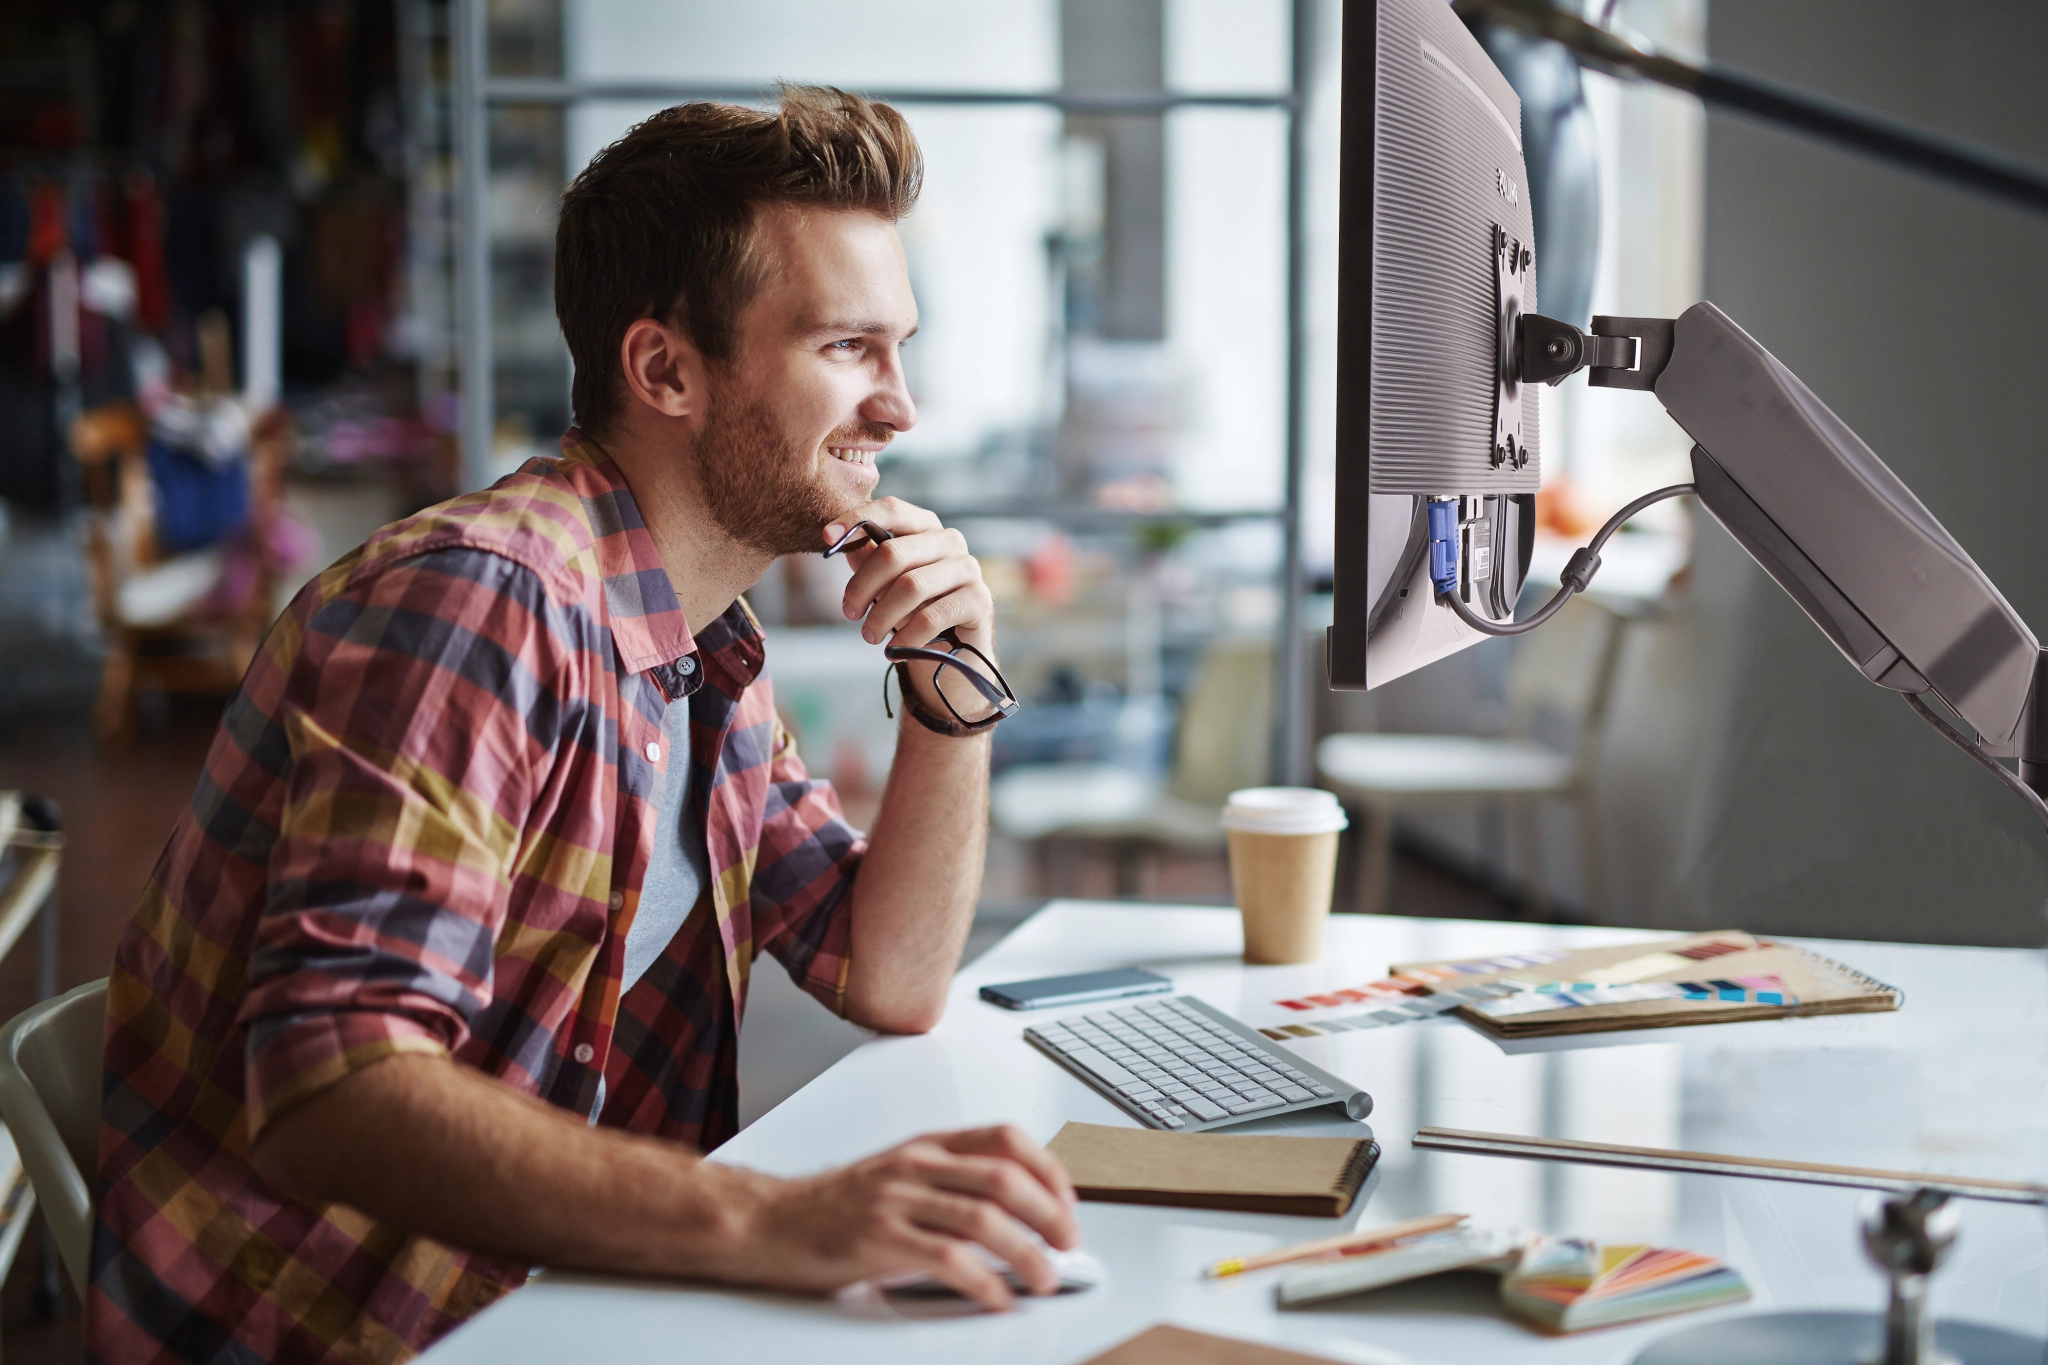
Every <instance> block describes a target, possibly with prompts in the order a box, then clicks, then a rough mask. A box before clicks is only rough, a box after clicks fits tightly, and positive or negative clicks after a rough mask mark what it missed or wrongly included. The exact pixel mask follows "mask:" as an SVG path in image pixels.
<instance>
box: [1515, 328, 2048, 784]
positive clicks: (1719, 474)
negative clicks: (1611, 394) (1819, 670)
mask: <svg viewBox="0 0 2048 1365" xmlns="http://www.w3.org/2000/svg"><path fill="white" fill-rule="evenodd" d="M1702 310H1703V311H1702ZM1686 317H1687V319H1688V322H1687V325H1688V326H1690V327H1691V328H1692V329H1693V335H1694V337H1695V339H1694V341H1693V343H1692V345H1691V347H1690V348H1689V349H1688V353H1687V354H1688V357H1689V359H1688V362H1687V364H1686V365H1684V366H1682V367H1681V369H1682V371H1683V373H1682V374H1679V375H1678V382H1677V383H1676V385H1675V386H1674V385H1673V384H1668V383H1667V384H1665V385H1663V386H1662V387H1660V385H1659V380H1660V379H1663V378H1664V377H1665V372H1666V370H1667V368H1669V367H1670V365H1671V360H1672V356H1673V353H1674V352H1675V351H1676V349H1677V347H1678V342H1679V335H1678V333H1679V326H1680V322H1679V320H1678V319H1673V318H1623V317H1605V316H1596V317H1594V318H1593V320H1592V329H1591V331H1590V332H1587V331H1581V330H1580V329H1579V328H1577V327H1574V326H1573V325H1572V324H1570V323H1568V322H1562V321H1559V320H1558V319H1556V318H1549V317H1544V316H1543V315H1542V314H1540V313H1530V312H1523V313H1521V314H1520V316H1519V317H1517V318H1516V319H1515V320H1514V331H1513V344H1511V345H1506V346H1503V348H1502V350H1503V352H1504V354H1503V356H1502V359H1503V361H1504V362H1508V361H1511V362H1512V363H1513V365H1514V368H1515V374H1514V375H1513V378H1514V379H1515V380H1516V381H1518V382H1520V383H1530V384H1536V383H1541V384H1550V385H1556V384H1558V383H1560V382H1562V381H1563V380H1564V379H1565V378H1566V377H1568V376H1570V375H1573V374H1576V373H1578V372H1579V371H1580V370H1585V371H1586V372H1587V373H1586V382H1587V383H1588V384H1589V385H1592V386H1593V387H1596V388H1608V389H1638V390H1643V391H1647V392H1651V393H1655V394H1656V395H1657V397H1658V401H1659V402H1661V403H1663V404H1664V406H1665V408H1666V410H1667V411H1669V412H1670V413H1671V415H1672V416H1673V418H1675V419H1677V420H1678V422H1679V424H1680V425H1681V426H1683V427H1685V428H1686V429H1687V431H1688V432H1689V433H1691V434H1693V435H1694V436H1695V437H1696V438H1700V443H1699V444H1696V445H1694V447H1693V451H1692V464H1693V490H1692V491H1694V492H1695V493H1696V495H1697V496H1698V497H1699V499H1700V501H1701V502H1702V503H1703V504H1704V505H1705V506H1706V508H1707V510H1708V511H1709V512H1711V513H1712V514H1713V516H1714V519H1715V520H1716V521H1718V522H1720V523H1721V525H1722V526H1724V527H1725V528H1726V529H1727V530H1728V532H1729V534H1731V535H1732V536H1734V538H1735V539H1736V541H1737V542H1739V543H1740V544H1741V545H1742V547H1743V549H1745V550H1747V551H1748V552H1749V554H1750V555H1751V557H1752V558H1754V559H1755V560H1756V561H1757V563H1758V564H1760V565H1761V566H1762V567H1763V568H1764V570H1765V571H1766V572H1767V573H1769V574H1770V575H1771V577H1772V578H1774V579H1776V580H1777V582H1778V584H1779V586H1781V587H1782V588H1784V589H1785V591H1786V593H1787V594H1788V595H1790V596H1791V597H1792V598H1793V599H1794V600H1795V601H1796V602H1798V603H1799V605H1800V606H1801V607H1802V608H1803V609H1804V610H1805V611H1806V614H1807V615H1808V616H1810V617H1811V618H1812V619H1813V622H1814V624H1815V625H1817V626H1819V627H1820V629H1821V630H1822V632H1823V633H1824V634H1826V635H1827V637H1828V638H1829V639H1830V640H1832V641H1833V642H1834V644H1835V646H1836V647H1837V648H1838V649H1840V650H1841V651H1842V653H1843V654H1844V655H1845V656H1846V657H1847V658H1848V659H1849V661H1850V663H1852V664H1853V665H1855V666H1856V668H1857V670H1858V671H1859V672H1861V673H1862V674H1863V675H1864V677H1866V678H1868V679H1869V680H1870V681H1871V682H1874V683H1876V684H1877V685H1878V686H1880V687H1884V688H1888V689H1890V690H1891V691H1894V692H1899V693H1902V694H1904V695H1905V696H1906V698H1907V699H1908V701H1909V702H1911V703H1912V705H1913V709H1914V710H1915V711H1916V712H1918V713H1919V714H1920V717H1921V719H1922V720H1925V721H1926V722H1928V723H1929V724H1930V725H1932V726H1934V727H1935V728H1936V729H1937V730H1939V731H1941V733H1942V734H1943V735H1944V737H1946V738H1947V739H1948V740H1949V741H1950V742H1951V743H1953V744H1955V745H1956V746H1957V747H1958V748H1960V749H1962V750H1963V751H1964V752H1965V753H1967V754H1968V755H1969V756H1970V757H1971V758H1973V759H1974V760H1976V761H1977V762H1978V763H1980V764H1982V765H1983V766H1984V767H1985V768H1987V769H1988V770H1990V771H1991V772H1992V773H1993V775H1995V776H1996V777H1998V779H1999V780H2000V781H2002V782H2004V783H2005V784H2006V785H2007V786H2009V787H2012V788H2013V789H2014V790H2015V791H2016V792H2018V793H2019V794H2021V795H2022V796H2023V797H2025V798H2026V799H2027V800H2028V802H2029V804H2031V805H2033V806H2034V808H2035V810H2036V813H2037V814H2040V815H2041V816H2042V817H2043V819H2044V820H2048V801H2044V799H2043V798H2048V649H2044V648H2042V647H2041V646H2039V644H2038V643H2037V642H2035V641H2034V640H2033V639H2032V638H2031V637H2030V636H2027V634H2026V630H2025V626H2024V624H2023V623H2021V622H2020V621H2019V619H2018V617H2017V616H2015V615H2013V614H2012V613H2011V609H2010V608H2009V607H2005V606H2004V604H2003V603H2002V601H2001V602H2000V603H1999V604H1998V605H1999V607H2000V608H2002V610H1999V611H1986V612H1984V614H1983V615H1982V616H1980V617H1979V619H1978V620H1977V621H1976V622H1974V623H1973V624H1972V625H1971V626H1970V629H1969V630H1968V631H1966V632H1965V633H1964V636H1963V637H1962V639H1960V640H1958V641H1957V642H1955V646H1954V647H1952V648H1949V649H1945V650H1940V651H1930V652H1928V653H1927V654H1926V655H1925V656H1924V657H1923V666H1922V667H1916V666H1915V664H1914V663H1913V662H1912V661H1911V660H1909V659H1908V658H1906V657H1905V656H1904V655H1903V654H1902V653H1901V652H1900V650H1899V648H1898V647H1896V646H1895V645H1894V644H1893V643H1892V640H1891V638H1889V637H1888V635H1887V633H1886V631H1885V630H1881V629H1880V628H1879V626H1878V624H1876V623H1874V622H1873V621H1872V619H1871V618H1870V617H1868V616H1866V615H1865V614H1864V612H1863V611H1862V610H1860V609H1859V608H1858V606H1857V605H1856V604H1855V602H1853V601H1852V600H1851V598H1850V596H1849V595H1848V594H1845V593H1844V591H1843V589H1842V588H1841V587H1839V586H1837V583H1836V582H1835V581H1834V579H1833V578H1832V577H1831V571H1830V570H1828V569H1824V568H1823V567H1822V566H1821V565H1820V564H1817V563H1816V562H1815V561H1814V559H1813V558H1812V557H1811V556H1810V555H1809V554H1808V553H1807V552H1806V550H1804V549H1802V548H1801V538H1800V536H1799V535H1798V534H1796V533H1795V532H1794V531H1793V529H1791V528H1789V527H1786V526H1781V525H1780V524H1779V521H1778V519H1777V517H1776V516H1775V515H1774V514H1773V513H1772V512H1770V511H1767V510H1766V507H1765V506H1764V505H1760V503H1759V500H1758V498H1757V497H1755V496H1752V494H1751V492H1750V491H1749V490H1746V489H1745V488H1744V486H1743V482H1742V481H1741V480H1746V479H1749V478H1751V477H1754V476H1756V474H1757V470H1758V469H1759V467H1760V466H1759V460H1760V459H1761V460H1762V461H1763V462H1764V463H1772V464H1776V465H1778V466H1779V467H1780V468H1781V469H1783V468H1788V467H1789V466H1790V465H1797V464H1800V463H1804V462H1808V461H1811V462H1812V463H1814V464H1815V465H1819V464H1822V463H1828V462H1830V461H1827V460H1822V459H1821V458H1820V456H1821V455H1822V453H1823V452H1824V453H1825V454H1826V455H1827V456H1828V457H1831V461H1832V462H1837V463H1838V462H1839V461H1840V460H1841V459H1844V458H1846V459H1848V460H1849V461H1851V463H1852V464H1853V465H1858V466H1861V463H1862V462H1861V461H1860V460H1857V459H1856V456H1857V455H1858V454H1859V453H1860V455H1861V456H1862V457H1863V459H1867V460H1868V461H1869V463H1870V465H1874V466H1875V470H1876V473H1877V474H1881V475H1882V477H1883V478H1884V479H1885V480H1887V481H1889V482H1892V483H1894V484H1896V482H1897V481H1896V479H1895V477H1894V476H1892V475H1891V473H1890V471H1889V470H1886V469H1884V468H1883V466H1882V465H1877V464H1876V461H1875V457H1874V456H1870V455H1869V452H1868V450H1867V448H1866V447H1864V446H1863V445H1862V443H1861V442H1860V441H1858V440H1857V439H1856V437H1855V434H1854V433H1853V432H1850V431H1849V430H1848V428H1847V427H1846V426H1844V425H1842V424H1841V423H1840V421H1839V419H1837V418H1835V416H1834V414H1833V413H1830V412H1826V410H1825V409H1824V408H1820V407H1819V401H1818V400H1817V399H1813V398H1812V396H1811V394H1809V393H1807V392H1806V390H1805V388H1804V386H1803V385H1800V384H1799V383H1798V380H1797V379H1796V378H1794V377H1793V376H1792V375H1791V374H1790V372H1789V371H1785V370H1784V369H1783V368H1782V367H1781V366H1778V365H1777V362H1775V361H1771V360H1770V359H1769V357H1768V355H1765V354H1763V353H1762V352H1761V348H1756V351H1755V354H1754V355H1746V354H1744V351H1745V349H1746V348H1745V347H1744V346H1743V345H1741V344H1739V343H1747V344H1748V346H1749V347H1753V346H1754V343H1750V342H1749V341H1748V338H1747V336H1745V335H1743V334H1742V333H1741V331H1740V329H1739V328H1736V327H1735V326H1734V324H1733V323H1732V322H1729V321H1728V319H1727V318H1726V317H1725V315H1722V314H1721V313H1720V312H1719V311H1718V310H1715V309H1713V308H1712V307H1711V306H1710V305H1701V308H1700V309H1696V310H1693V311H1691V312H1688V313H1687V315H1686ZM1504 321H1505V319H1504ZM1703 348H1704V349H1703ZM1709 353H1711V354H1709ZM1757 356H1761V357H1762V361H1761V362H1760V361H1758V360H1757V359H1756V357H1757ZM1762 362H1768V363H1767V364H1766V363H1762ZM1503 382H1505V380H1504V381H1503ZM1738 393H1742V394H1745V395H1747V396H1746V398H1745V399H1744V401H1743V402H1742V403H1739V404H1738V403H1734V402H1733V400H1734V398H1735V396H1736V395H1737V394H1738ZM1808 400H1810V405H1809V401H1808ZM1731 406H1734V407H1747V408H1749V409H1751V410H1752V411H1755V412H1764V413H1767V414H1769V418H1770V420H1771V421H1772V422H1775V425H1774V426H1773V425H1764V426H1756V425H1752V426H1750V427H1740V426H1734V425H1730V424H1728V423H1726V422H1721V423H1716V424H1715V425H1718V426H1719V428H1720V431H1719V433H1718V434H1714V433H1710V432H1709V431H1707V430H1697V431H1696V430H1694V428H1695V427H1696V426H1705V425H1707V424H1708V422H1709V421H1710V420H1711V419H1709V418H1707V417H1706V415H1707V414H1709V413H1710V412H1713V411H1716V410H1719V411H1723V412H1725V411H1727V410H1729V409H1730V408H1731ZM1816 409H1818V411H1816ZM1787 419H1789V420H1787ZM1724 446H1725V448H1723V447H1724ZM1745 446H1748V447H1753V448H1750V449H1745V448H1744V447H1745ZM1862 467H1864V468H1865V469H1866V475H1868V466H1862ZM1897 490H1898V494H1900V495H1903V497H1904V498H1905V499H1911V494H1910V493H1907V492H1906V491H1905V488H1904V485H1903V484H1897ZM1825 491H1826V489H1825V485H1818V484H1817V485H1815V490H1814V493H1813V494H1812V496H1810V497H1807V498H1804V499H1798V498H1791V499H1788V498H1787V497H1786V494H1785V491H1784V488H1783V487H1781V488H1779V489H1778V490H1776V493H1775V497H1776V500H1777V501H1776V505H1778V506H1780V507H1785V506H1796V505H1797V504H1799V503H1802V502H1803V503H1806V504H1809V505H1814V504H1820V503H1823V502H1824V493H1825ZM1897 505H1898V498H1897V497H1896V496H1895V497H1894V499H1893V506H1894V507H1896V506H1897ZM1915 512H1917V516H1916V515H1914V513H1915ZM1923 517H1924V518H1926V521H1925V522H1922V521H1920V518H1923ZM1901 521H1902V525H1903V526H1904V528H1905V531H1906V533H1907V534H1904V535H1902V536H1901V542H1902V543H1905V541H1907V540H1910V539H1914V538H1918V539H1919V540H1922V541H1932V540H1934V539H1935V537H1938V538H1939V539H1938V541H1936V542H1935V544H1936V548H1945V549H1946V550H1947V551H1948V552H1949V554H1948V555H1946V556H1936V557H1934V559H1935V561H1936V566H1937V568H1939V569H1941V570H1943V571H1945V572H1948V573H1950V574H1951V576H1952V577H1951V581H1953V576H1954V575H1955V574H1956V573H1957V572H1958V570H1957V568H1956V566H1954V565H1952V564H1941V563H1939V562H1938V561H1939V560H1940V559H1943V558H1950V557H1952V558H1954V559H1960V560H1962V562H1963V564H1964V565H1966V566H1967V572H1968V573H1969V574H1970V575H1976V576H1978V577H1979V578H1980V579H1981V575H1978V571H1977V570H1976V568H1975V566H1974V565H1969V564H1968V561H1967V559H1966V558H1965V557H1964V556H1963V554H1962V550H1961V547H1959V546H1956V545H1955V544H1954V542H1953V541H1950V540H1948V537H1947V533H1946V532H1943V531H1941V530H1940V528H1939V527H1938V526H1932V518H1931V517H1928V516H1927V513H1926V512H1925V509H1924V508H1920V507H1919V506H1918V502H1917V500H1912V510H1910V511H1908V512H1906V513H1905V514H1904V515H1903V517H1902V519H1901ZM1930 526H1932V533H1931V534H1930V533H1929V529H1928V528H1929V527H1930ZM1808 530H1809V533H1810V532H1811V528H1808ZM1857 567H1858V568H1859V569H1860V570H1861V571H1862V572H1864V573H1865V574H1866V575H1867V573H1868V566H1867V562H1866V563H1865V564H1863V565H1860V566H1857ZM1984 586H1985V587H1986V588H1987V589H1988V588H1989V584H1988V583H1985V584H1984ZM1884 624H1885V625H1886V626H1887V627H1891V626H1894V625H1895V624H1897V623H1896V622H1893V621H1887V622H1885V623H1884ZM2016 637H2026V638H2025V640H2024V644H2025V646H2026V647H2027V648H2029V649H2031V650H2032V660H2031V676H2030V677H2027V678H2024V679H2023V678H2022V677H2021V676H2020V675H2019V672H2015V671H2014V667H2015V666H2014V663H2013V662H2012V654H2013V647H2014V646H2017V645H2018V644H2019V643H2020V640H2019V639H2018V638H2016ZM2001 655H2002V656H2003V657H2004V658H2005V660H2007V662H2006V663H2004V664H2002V665H1997V667H1996V671H1997V672H1998V673H1999V676H1998V677H1997V678H1996V679H1994V678H1992V677H1991V672H1992V671H1993V666H1994V664H1996V661H1997V658H1998V656H2001ZM2021 658H2022V660H2023V659H2024V655H2022V656H2021ZM2020 671H2021V672H2024V671H2026V670H2025V669H2024V667H2022V668H2021V669H2020ZM1993 693H1997V694H2001V695H2003V696H2005V697H2009V698H2011V699H2012V700H2010V701H2006V702H2004V703H2003V704H2000V703H1998V702H1996V701H1987V700H1986V698H1987V696H1990V695H1991V694H1993ZM1930 694H1931V695H1932V696H1935V697H1939V698H1941V700H1942V702H1943V703H1944V704H1945V705H1946V706H1947V707H1948V709H1949V710H1951V711H1953V712H1954V713H1955V714H1956V715H1957V716H1958V717H1961V718H1962V719H1963V720H1964V725H1963V726H1962V727H1961V728H1958V727H1957V726H1954V725H1951V724H1950V723H1949V722H1948V721H1947V720H1946V719H1945V718H1943V717H1942V716H1941V715H1940V714H1939V713H1937V712H1936V711H1934V710H1933V709H1932V708H1930V707H1929V706H1928V704H1927V700H1928V697H1929V695H1930ZM2022 697H2023V698H2024V699H2023V700H2021V698H2022ZM2014 703H2017V706H2015V705H2014ZM2015 712H2016V714H2015ZM1979 717H1985V718H1986V723H1982V724H1973V723H1972V722H1974V721H1976V720H1977V719H1978V718H1979ZM1972 730H1975V731H1976V733H1974V734H1972V733H1970V732H1971V731H1972ZM1986 731H1989V732H1990V733H1986ZM1993 755H2001V756H2006V757H2014V758H2017V759H2018V774H2017V776H2015V775H2014V773H2013V772H2011V771H2010V770H2008V769H2007V768H2006V767H2005V766H2004V765H2003V764H2000V763H1999V762H1998V761H1997V759H1996V758H1995V757H1993Z"/></svg>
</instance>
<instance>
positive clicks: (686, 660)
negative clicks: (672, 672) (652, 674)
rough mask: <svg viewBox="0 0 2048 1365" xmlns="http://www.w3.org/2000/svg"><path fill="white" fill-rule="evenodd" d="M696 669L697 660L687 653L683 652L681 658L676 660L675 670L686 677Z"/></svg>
mask: <svg viewBox="0 0 2048 1365" xmlns="http://www.w3.org/2000/svg"><path fill="white" fill-rule="evenodd" d="M696 671H697V661H696V660H695V659H693V658H691V657H690V656H689V655H687V654H685V655H684V656H683V657H682V658H680V659H677V660H676V672H678V673H680V674H682V675H683V676H684V677H686V678H687V677H689V676H690V675H691V674H692V673H695V672H696Z"/></svg>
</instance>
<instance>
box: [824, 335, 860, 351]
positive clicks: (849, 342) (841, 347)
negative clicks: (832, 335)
mask: <svg viewBox="0 0 2048 1365" xmlns="http://www.w3.org/2000/svg"><path fill="white" fill-rule="evenodd" d="M825 349H826V350H828V351H857V350H859V349H860V338H859V337H848V338H846V339H845V340H844V341H835V342H833V343H832V344H831V345H830V346H827V347H826V348H825Z"/></svg>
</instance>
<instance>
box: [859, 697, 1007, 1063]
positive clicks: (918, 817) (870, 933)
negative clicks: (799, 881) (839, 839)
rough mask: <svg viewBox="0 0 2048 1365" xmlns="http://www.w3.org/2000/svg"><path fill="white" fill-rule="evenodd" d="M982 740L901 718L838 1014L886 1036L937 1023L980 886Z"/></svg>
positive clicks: (985, 758)
mask: <svg viewBox="0 0 2048 1365" xmlns="http://www.w3.org/2000/svg"><path fill="white" fill-rule="evenodd" d="M988 776H989V739H988V737H987V736H986V735H974V736H971V737H967V738H958V739H956V738H954V737H952V736H949V735H938V734H933V733H932V732H931V731H929V730H927V729H925V728H924V727H923V726H922V725H919V724H918V723H917V722H916V721H915V720H912V719H910V718H908V717H906V718H905V719H904V722H903V727H902V730H901V732H900V734H899V736H898V738H897V742H896V761H895V763H894V764H893V765H892V766H891V767H890V769H889V783H888V786H887V787H886V788H885V789H884V791H883V793H882V808H881V811H880V813H879V814H878V815H877V816H876V818H875V827H874V829H873V831H872V832H871V835H870V838H869V841H868V851H867V855H866V857H865V858H864V859H863V860H862V862H861V866H860V871H859V872H858V873H857V874H856V875H855V878H854V883H853V965H852V969H851V971H850V974H849V977H848V980H847V987H846V1015H847V1018H849V1019H851V1020H853V1021H854V1022H855V1023H857V1024H862V1025H865V1026H867V1027H869V1028H877V1029H882V1030H884V1031H886V1032H891V1033H920V1032H923V1031H924V1030H925V1029H928V1028H930V1027H932V1025H934V1024H936V1023H937V1022H938V1020H939V1015H940V1013H941V1012H942V1011H943V1010H944V1009H945V1005H946V989H947V986H948V985H949V984H950V983H951V981H952V979H953V972H954V970H955V969H956V968H957V967H958V966H959V965H960V949H961V946H962V945H963V944H964V943H965V942H966V941H967V930H968V928H969V926H970V925H971V924H972V923H973V920H974V902H975V898H976V897H977V896H978V895H979V894H980V892H981V870H982V858H983V855H984V854H985V853H986V852H987V848H988Z"/></svg>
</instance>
